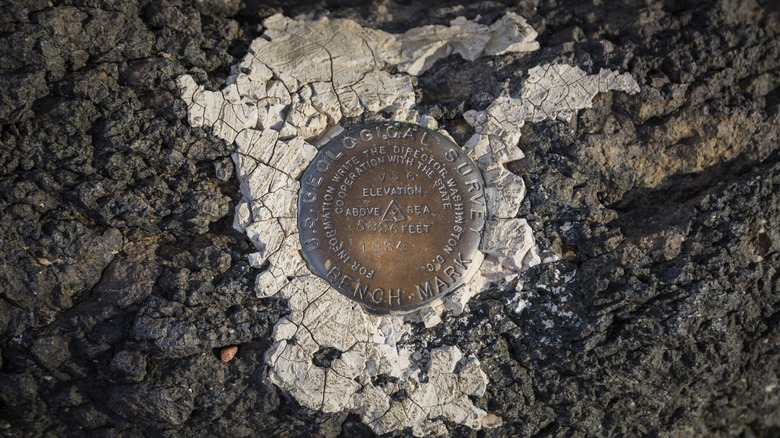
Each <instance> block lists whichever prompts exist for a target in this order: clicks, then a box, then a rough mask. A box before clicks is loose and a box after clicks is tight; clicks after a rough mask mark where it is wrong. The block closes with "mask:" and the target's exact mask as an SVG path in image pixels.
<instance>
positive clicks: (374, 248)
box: [298, 122, 486, 314]
mask: <svg viewBox="0 0 780 438" xmlns="http://www.w3.org/2000/svg"><path fill="white" fill-rule="evenodd" d="M483 187H484V182H483V180H482V175H481V174H480V173H479V170H478V169H477V167H476V166H475V165H474V162H473V161H471V159H470V158H469V157H468V156H467V155H466V154H465V153H464V152H463V150H462V149H461V148H460V147H458V145H456V144H454V143H453V142H452V141H451V140H449V139H447V138H446V137H444V136H443V135H441V134H439V133H437V132H435V131H432V130H430V129H427V128H424V127H422V126H418V125H412V124H408V123H395V122H392V123H391V122H388V123H378V124H371V125H365V126H363V127H361V128H358V129H355V130H352V131H350V132H345V133H343V134H341V135H339V136H338V137H336V138H334V139H332V140H331V141H330V142H329V143H328V144H326V145H325V146H324V147H323V148H322V149H321V150H320V151H319V153H318V154H317V156H316V158H315V159H314V161H312V163H311V164H310V165H309V168H308V169H306V172H305V173H304V174H303V177H302V179H301V195H300V197H299V201H298V227H299V229H300V236H301V245H302V252H303V257H304V259H305V260H306V262H307V263H308V265H309V268H310V269H311V271H312V272H314V273H315V274H317V275H319V276H320V277H322V278H324V279H325V280H327V281H328V283H330V284H331V286H333V287H334V288H335V289H336V290H338V291H339V292H341V293H342V294H344V295H346V296H347V297H349V298H351V299H353V300H356V301H358V302H360V303H361V304H363V306H365V308H366V309H367V310H369V311H370V312H372V313H377V314H386V313H403V312H410V311H413V310H416V309H419V308H420V307H423V306H425V305H427V304H429V303H431V302H432V301H435V300H437V299H439V298H441V297H443V296H444V295H446V294H447V293H448V292H450V291H452V290H453V289H455V288H456V287H458V286H459V285H460V284H461V283H462V282H463V279H464V277H465V276H467V274H470V273H472V272H473V271H474V269H478V268H479V267H478V266H476V267H474V266H472V265H475V263H472V261H473V260H474V258H475V255H476V253H477V251H478V247H479V241H480V237H481V232H482V229H483V227H484V225H485V215H486V206H485V196H484V192H483Z"/></svg>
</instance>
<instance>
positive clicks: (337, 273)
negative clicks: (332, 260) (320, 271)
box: [325, 266, 341, 283]
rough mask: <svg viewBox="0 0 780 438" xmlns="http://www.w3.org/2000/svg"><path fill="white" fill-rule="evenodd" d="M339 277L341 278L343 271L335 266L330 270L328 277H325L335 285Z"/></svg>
mask: <svg viewBox="0 0 780 438" xmlns="http://www.w3.org/2000/svg"><path fill="white" fill-rule="evenodd" d="M339 277H341V269H339V267H338V266H334V267H332V268H330V270H329V271H328V275H326V276H325V279H326V280H328V281H329V282H330V283H335V282H336V281H337V280H338V279H339Z"/></svg>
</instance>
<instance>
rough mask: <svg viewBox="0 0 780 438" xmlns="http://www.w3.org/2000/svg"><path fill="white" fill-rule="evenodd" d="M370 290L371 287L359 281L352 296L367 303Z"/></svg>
mask: <svg viewBox="0 0 780 438" xmlns="http://www.w3.org/2000/svg"><path fill="white" fill-rule="evenodd" d="M370 289H371V286H369V285H367V284H362V283H361V282H360V281H358V283H357V284H356V285H355V292H354V293H353V294H352V296H354V297H358V298H360V300H361V301H365V300H366V296H367V295H368V291H369V290H370Z"/></svg>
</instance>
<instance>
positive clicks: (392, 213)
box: [382, 199, 406, 222]
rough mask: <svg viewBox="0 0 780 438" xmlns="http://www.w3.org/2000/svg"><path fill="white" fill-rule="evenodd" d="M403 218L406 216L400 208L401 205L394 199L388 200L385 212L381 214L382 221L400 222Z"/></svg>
mask: <svg viewBox="0 0 780 438" xmlns="http://www.w3.org/2000/svg"><path fill="white" fill-rule="evenodd" d="M405 220H406V216H405V215H404V212H403V211H402V210H401V207H399V206H398V203H397V202H395V199H393V200H392V201H390V205H388V206H387V209H386V210H385V214H383V215H382V222H401V221H405Z"/></svg>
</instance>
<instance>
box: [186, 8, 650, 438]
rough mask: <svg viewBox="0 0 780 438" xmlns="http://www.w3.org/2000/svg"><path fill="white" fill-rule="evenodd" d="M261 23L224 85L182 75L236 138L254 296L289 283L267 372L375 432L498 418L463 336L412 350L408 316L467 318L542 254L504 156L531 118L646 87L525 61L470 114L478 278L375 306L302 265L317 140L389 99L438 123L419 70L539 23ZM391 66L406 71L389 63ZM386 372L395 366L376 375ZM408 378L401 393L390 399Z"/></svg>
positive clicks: (503, 42)
mask: <svg viewBox="0 0 780 438" xmlns="http://www.w3.org/2000/svg"><path fill="white" fill-rule="evenodd" d="M263 25H264V27H265V33H264V35H263V36H262V37H260V38H258V39H256V40H255V41H253V42H252V44H251V46H250V51H249V53H248V54H247V55H246V56H245V57H244V58H243V59H242V60H241V62H240V63H239V64H237V65H236V66H234V68H233V70H232V74H231V76H230V77H229V78H228V80H227V84H226V87H225V88H224V89H223V90H221V91H214V92H212V91H207V90H205V89H204V88H203V87H202V86H200V85H198V84H197V83H196V82H195V81H194V79H193V78H192V77H191V76H186V75H185V76H182V77H180V78H179V79H178V85H179V87H180V89H181V90H182V98H183V99H184V100H185V101H186V102H187V104H188V108H189V111H188V114H189V122H190V125H191V126H193V127H200V126H203V127H208V128H210V129H211V130H212V133H213V134H214V135H216V136H218V137H220V138H222V139H224V140H225V141H228V142H235V144H236V146H237V152H236V153H235V154H234V156H233V158H234V161H235V163H236V168H237V175H238V178H239V181H240V184H241V192H242V195H243V200H242V201H241V202H240V203H239V205H238V206H237V207H236V214H235V219H234V227H235V228H236V229H237V230H239V231H242V232H246V233H247V235H248V236H249V238H250V239H251V240H252V242H253V243H254V245H255V247H256V248H257V252H256V253H253V254H251V255H250V256H249V262H250V264H251V265H252V266H253V267H256V268H261V267H264V266H267V268H266V269H265V270H264V271H263V272H262V273H261V274H259V275H258V276H257V279H256V282H255V290H256V293H257V296H258V297H269V296H272V295H275V294H279V295H281V296H282V297H283V298H285V299H286V300H287V302H288V305H289V308H290V313H289V315H287V316H286V317H284V318H282V319H281V320H280V321H279V322H278V323H277V324H276V326H275V327H274V332H273V340H274V344H273V345H272V346H271V348H270V349H269V350H268V352H267V356H266V361H267V363H268V365H269V371H268V377H269V379H270V381H272V382H273V383H274V384H276V385H277V386H279V387H280V388H282V389H284V390H286V391H287V392H288V393H289V394H291V395H292V396H293V397H295V399H296V400H297V401H298V402H299V403H301V404H302V405H304V406H307V407H309V408H312V409H321V410H323V411H325V412H338V411H344V410H346V411H350V412H354V413H356V414H358V415H360V417H361V419H362V420H363V421H364V422H365V423H366V424H368V425H369V426H370V427H371V428H372V429H373V430H374V431H375V432H376V433H379V434H382V433H387V432H391V431H395V430H400V429H404V428H406V427H411V428H412V431H413V433H414V435H416V436H422V435H426V434H446V433H447V430H446V428H445V427H444V424H443V423H442V419H447V420H449V421H452V422H456V423H461V424H465V425H468V426H469V427H472V428H474V429H479V428H481V427H497V426H499V425H500V424H501V419H500V418H498V417H496V416H495V415H492V414H489V413H487V412H485V411H483V410H481V409H479V408H477V407H476V406H474V404H473V403H472V402H471V400H470V399H469V396H482V395H483V394H484V393H485V390H486V387H487V383H488V378H487V376H486V375H485V373H484V372H483V371H482V370H481V369H480V366H479V360H478V359H477V358H476V357H473V356H467V357H463V354H462V352H461V351H460V349H459V348H458V347H457V346H444V347H440V348H435V349H432V350H431V351H429V352H428V351H410V350H409V349H408V348H406V347H400V348H399V346H398V342H399V341H401V339H402V336H409V335H410V333H411V329H412V327H413V324H415V323H422V324H424V325H425V327H433V326H435V325H436V324H439V323H440V322H441V314H442V312H443V311H444V310H450V311H452V312H453V313H454V314H455V315H459V314H460V313H461V312H463V311H464V310H466V306H467V302H468V300H469V298H470V297H471V296H473V295H474V294H476V293H478V292H480V291H482V290H484V289H485V288H487V287H488V285H489V284H490V283H494V282H500V281H506V280H511V279H512V278H514V277H515V276H517V274H518V273H519V272H520V271H522V270H523V269H527V268H528V267H530V266H533V265H535V264H538V263H540V260H539V255H538V249H537V248H536V246H535V243H534V239H533V235H532V233H531V228H530V227H529V226H528V224H527V223H526V222H525V220H524V219H516V218H515V216H516V215H517V212H518V209H519V204H520V202H521V201H522V199H523V197H524V195H525V185H524V184H523V180H522V178H520V177H518V176H516V175H514V174H512V173H511V172H509V171H508V170H506V168H505V167H504V165H505V164H506V163H507V162H509V161H513V160H518V159H521V158H523V154H522V152H521V151H520V150H519V149H518V148H517V146H516V145H517V141H518V139H519V137H520V128H521V127H522V126H523V124H524V123H525V121H532V122H535V121H539V120H542V119H545V118H551V119H554V118H559V119H562V120H568V119H570V118H571V117H573V115H574V114H575V113H576V111H577V110H578V109H580V108H585V107H587V106H588V105H590V102H591V101H592V99H593V96H595V94H596V93H597V92H599V91H606V90H610V89H621V90H625V91H631V92H633V91H635V90H636V89H638V86H637V85H636V83H635V82H633V79H631V78H630V76H627V75H617V74H615V73H613V72H610V71H605V70H602V72H601V73H600V74H599V75H593V76H588V75H585V74H584V72H582V70H580V69H579V68H577V67H570V66H566V65H545V66H542V67H536V68H534V69H532V70H531V71H530V72H529V79H528V81H527V83H526V87H525V88H524V89H523V93H522V95H521V96H520V97H518V98H511V97H501V98H499V99H497V100H496V101H495V102H494V103H493V104H492V105H491V106H490V107H489V108H488V109H487V110H486V111H482V112H475V111H469V112H467V113H466V114H465V115H464V116H465V117H466V119H467V120H468V122H469V123H471V124H472V125H473V126H474V127H475V130H476V134H475V135H474V136H473V137H472V138H471V139H470V140H469V142H468V144H467V145H466V146H465V148H466V149H467V150H468V151H469V153H470V155H471V156H472V157H473V158H474V160H475V161H476V162H477V164H478V166H479V167H480V169H481V170H482V172H483V175H484V177H485V182H486V184H487V187H486V197H487V198H488V208H489V213H490V215H491V219H490V220H489V221H488V225H487V229H486V232H485V238H484V242H483V244H482V248H481V249H482V250H483V251H484V252H485V254H486V255H485V259H484V262H483V263H479V261H476V262H475V263H474V265H475V267H480V265H481V268H480V269H479V270H478V272H476V273H475V275H474V276H473V278H472V280H471V281H470V282H469V284H467V285H466V286H464V287H462V288H461V289H459V290H457V291H455V292H453V293H452V294H451V295H450V296H448V297H447V298H446V299H444V300H443V301H442V302H441V303H439V304H438V305H436V306H434V307H433V308H430V309H425V310H422V311H420V312H417V313H414V314H410V315H406V316H403V317H401V316H385V317H379V316H373V315H369V314H368V313H366V312H364V311H363V310H362V308H361V307H360V306H359V305H358V304H357V303H355V302H352V301H350V300H348V299H347V298H345V297H344V296H342V295H341V294H339V293H338V292H336V291H334V290H333V289H331V288H330V286H329V285H328V284H327V282H325V281H324V280H322V279H321V278H319V277H317V276H315V275H313V274H311V273H310V272H309V271H308V269H307V267H306V265H305V263H304V261H303V259H302V258H301V256H300V254H299V250H300V243H299V237H298V230H297V224H296V215H297V211H296V208H297V207H296V206H297V197H298V190H299V187H300V183H299V182H298V181H297V178H298V177H299V176H300V174H301V173H302V172H303V170H304V169H305V168H306V166H307V165H308V164H309V162H310V161H311V160H312V158H313V157H314V155H315V154H316V147H315V146H318V145H321V144H323V143H324V142H325V141H327V139H328V138H329V137H331V136H333V135H335V134H337V133H338V129H339V128H338V123H339V122H340V121H341V120H342V119H343V118H349V117H356V116H359V115H361V114H362V113H364V112H366V111H368V112H372V113H379V112H385V113H388V114H390V115H391V117H392V118H393V119H395V120H399V121H411V122H415V123H420V124H423V125H425V126H428V127H431V128H434V129H435V128H436V122H435V120H433V119H431V118H429V117H426V116H424V115H419V114H417V113H416V111H415V110H414V109H413V107H414V104H415V101H414V89H413V87H412V75H418V74H420V73H422V72H424V71H425V70H426V69H428V68H430V66H431V65H432V64H433V63H434V62H435V61H436V60H437V59H439V58H441V57H444V56H447V55H450V54H452V53H458V54H460V55H461V56H462V57H463V58H465V59H466V60H474V59H476V58H478V57H480V56H493V55H500V54H504V53H517V52H527V51H533V50H536V49H537V48H538V43H537V42H536V41H535V38H536V32H535V31H534V30H533V29H532V28H531V27H530V26H528V24H527V23H526V22H525V20H524V19H523V18H522V17H520V16H519V15H516V14H513V13H508V14H507V15H505V16H504V17H502V18H501V19H500V20H498V21H497V22H496V23H494V24H492V25H490V26H484V25H479V24H477V23H475V22H472V21H469V20H466V19H464V18H458V19H456V20H453V21H452V23H451V25H450V26H424V27H420V28H415V29H411V30H409V31H408V32H406V33H404V34H402V35H393V34H389V33H386V32H382V31H379V30H374V29H367V28H363V27H361V26H360V25H358V24H357V23H356V22H354V21H352V20H343V19H333V20H330V19H328V18H321V19H318V20H315V21H309V20H306V19H300V20H295V19H290V18H287V17H284V16H282V15H274V16H272V17H270V18H268V19H266V20H265V21H264V23H263ZM389 66H395V68H396V70H397V71H399V72H401V73H399V74H391V73H388V69H387V67H389ZM444 134H446V133H444ZM517 307H518V311H519V310H521V309H522V307H524V305H523V304H521V302H519V303H518V306H517ZM327 349H336V350H338V352H339V354H337V355H336V358H335V359H334V360H332V361H331V362H330V365H329V366H327V367H325V366H316V365H315V364H314V362H315V356H316V355H317V354H318V353H319V352H321V351H322V350H327ZM378 376H388V377H390V378H389V379H388V378H385V379H383V381H384V382H385V383H382V384H379V383H376V382H377V380H376V377H378ZM388 382H389V383H388ZM402 391H403V393H405V394H406V396H405V397H397V396H395V395H396V394H398V393H401V392H402Z"/></svg>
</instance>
